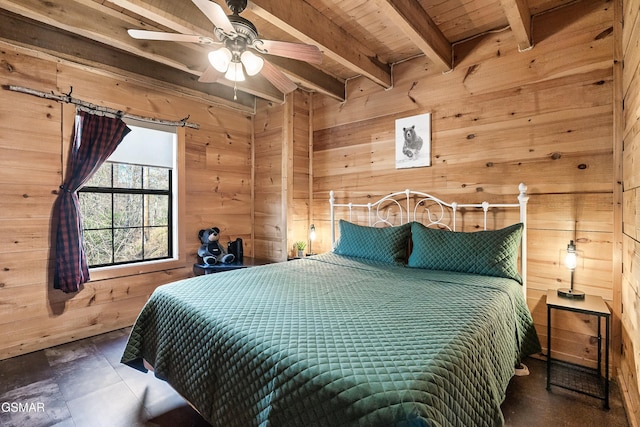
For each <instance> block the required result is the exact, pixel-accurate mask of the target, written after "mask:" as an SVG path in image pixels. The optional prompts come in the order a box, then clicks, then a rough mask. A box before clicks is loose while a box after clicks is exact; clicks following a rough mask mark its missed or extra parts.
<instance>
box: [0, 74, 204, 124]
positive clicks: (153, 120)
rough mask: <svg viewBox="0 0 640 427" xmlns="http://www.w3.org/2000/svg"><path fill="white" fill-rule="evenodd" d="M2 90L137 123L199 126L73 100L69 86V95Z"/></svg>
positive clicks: (11, 88)
mask: <svg viewBox="0 0 640 427" xmlns="http://www.w3.org/2000/svg"><path fill="white" fill-rule="evenodd" d="M2 88H3V89H6V90H10V91H13V92H19V93H26V94H27V95H33V96H37V97H39V98H45V99H52V100H54V101H58V102H66V103H68V104H73V105H77V106H79V107H81V108H82V109H85V110H90V111H97V112H99V113H102V114H107V115H112V116H114V117H118V118H129V119H134V120H139V121H142V122H148V123H155V124H159V125H168V126H177V127H188V128H193V129H200V125H198V124H196V123H189V122H187V120H188V119H189V116H187V117H185V118H184V119H182V120H180V121H171V120H161V119H156V118H153V117H143V116H137V115H135V114H129V113H125V112H124V111H121V110H116V109H115V108H109V107H103V106H100V105H96V104H92V103H90V102H87V101H83V100H81V99H77V98H73V97H72V96H71V92H73V86H71V90H70V91H69V93H67V94H65V95H55V94H53V93H47V92H42V91H39V90H35V89H29V88H27V87H22V86H14V85H3V86H2Z"/></svg>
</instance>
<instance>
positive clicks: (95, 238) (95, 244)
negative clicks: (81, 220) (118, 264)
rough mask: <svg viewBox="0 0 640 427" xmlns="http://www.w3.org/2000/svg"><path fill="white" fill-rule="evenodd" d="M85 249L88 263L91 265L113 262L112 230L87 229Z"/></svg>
mask: <svg viewBox="0 0 640 427" xmlns="http://www.w3.org/2000/svg"><path fill="white" fill-rule="evenodd" d="M84 249H85V252H86V254H87V263H88V264H89V265H90V266H91V265H101V264H111V263H112V262H113V257H112V254H111V251H112V245H111V230H86V231H85V232H84Z"/></svg>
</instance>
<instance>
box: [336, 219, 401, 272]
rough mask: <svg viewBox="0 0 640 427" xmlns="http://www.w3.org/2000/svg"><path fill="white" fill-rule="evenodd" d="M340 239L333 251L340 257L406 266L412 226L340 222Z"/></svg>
mask: <svg viewBox="0 0 640 427" xmlns="http://www.w3.org/2000/svg"><path fill="white" fill-rule="evenodd" d="M338 225H339V228H340V239H339V240H338V244H337V245H336V247H335V249H334V250H333V251H334V252H335V253H337V254H340V255H348V256H354V257H358V258H365V259H370V260H373V261H382V262H387V263H392V264H404V262H405V260H406V258H407V246H408V244H409V234H410V232H411V224H410V223H407V224H404V225H400V226H397V227H385V228H378V227H366V226H362V225H357V224H354V223H351V222H348V221H345V220H342V219H341V220H340V222H339V224H338Z"/></svg>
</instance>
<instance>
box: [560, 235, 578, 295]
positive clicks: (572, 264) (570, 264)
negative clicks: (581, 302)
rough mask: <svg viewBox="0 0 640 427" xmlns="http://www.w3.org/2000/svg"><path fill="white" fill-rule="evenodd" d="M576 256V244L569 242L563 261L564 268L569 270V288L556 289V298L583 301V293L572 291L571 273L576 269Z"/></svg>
mask: <svg viewBox="0 0 640 427" xmlns="http://www.w3.org/2000/svg"><path fill="white" fill-rule="evenodd" d="M577 261H578V254H577V253H576V244H575V243H574V242H573V240H571V241H570V242H569V244H568V245H567V256H566V257H565V259H564V264H565V266H566V267H567V268H568V269H569V270H571V287H570V288H569V289H567V288H561V289H558V296H560V297H563V298H572V299H584V292H582V291H576V290H575V289H573V272H574V271H575V269H576V265H577Z"/></svg>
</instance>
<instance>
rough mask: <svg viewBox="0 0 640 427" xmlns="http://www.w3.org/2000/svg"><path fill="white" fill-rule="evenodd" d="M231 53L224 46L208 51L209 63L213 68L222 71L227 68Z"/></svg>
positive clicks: (231, 56)
mask: <svg viewBox="0 0 640 427" xmlns="http://www.w3.org/2000/svg"><path fill="white" fill-rule="evenodd" d="M232 58H233V55H232V54H231V51H230V50H229V49H227V48H226V47H222V48H220V49H218V50H214V51H211V52H209V63H210V64H211V66H212V67H213V68H215V69H216V70H218V71H220V72H221V73H224V72H225V71H227V70H228V69H229V65H230V64H231V59H232Z"/></svg>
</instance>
